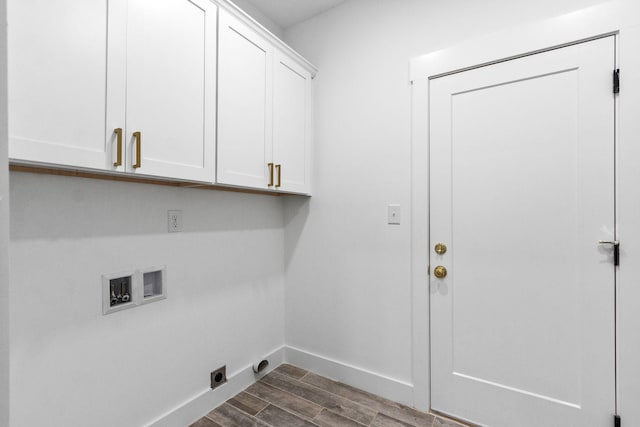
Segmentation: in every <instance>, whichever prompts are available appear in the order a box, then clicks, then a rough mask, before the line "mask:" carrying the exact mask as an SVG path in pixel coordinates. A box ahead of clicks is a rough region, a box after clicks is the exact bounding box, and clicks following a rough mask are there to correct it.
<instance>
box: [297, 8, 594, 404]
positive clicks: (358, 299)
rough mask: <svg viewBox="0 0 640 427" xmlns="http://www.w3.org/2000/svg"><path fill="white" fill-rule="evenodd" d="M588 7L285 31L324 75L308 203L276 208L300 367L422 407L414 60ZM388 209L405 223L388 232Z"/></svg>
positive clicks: (333, 23) (415, 12)
mask: <svg viewBox="0 0 640 427" xmlns="http://www.w3.org/2000/svg"><path fill="white" fill-rule="evenodd" d="M596 3H600V2H599V1H597V0H562V1H557V0H541V1H536V2H526V1H511V0H489V1H483V2H470V1H466V0H451V1H435V0H429V1H424V0H403V1H397V0H375V1H371V0H349V1H347V2H345V3H344V4H342V5H340V6H338V7H336V8H334V9H331V10H329V11H328V12H326V13H324V14H322V15H319V16H316V17H314V18H312V19H310V20H308V21H306V22H303V23H301V24H299V25H296V26H294V27H292V28H289V29H286V31H285V41H286V42H287V43H289V44H290V45H291V46H292V47H293V48H294V49H296V50H298V51H299V52H300V53H301V54H302V55H303V56H305V57H306V58H308V59H309V60H310V61H311V62H313V63H314V64H315V65H316V66H318V68H319V70H320V72H319V73H318V75H317V76H316V78H315V88H314V89H315V97H316V98H315V104H314V108H315V116H314V117H315V131H314V138H315V140H314V144H315V145H314V147H315V148H314V150H315V151H314V157H313V158H314V164H313V168H314V174H313V183H314V189H313V191H314V197H313V198H311V199H310V200H308V201H300V200H290V201H287V202H286V206H285V224H286V225H285V254H286V259H285V261H286V266H287V267H286V277H285V282H286V298H287V300H286V341H287V344H288V345H289V346H290V347H292V348H293V349H297V352H296V354H298V356H299V358H300V360H304V361H305V362H306V363H308V365H309V367H312V368H313V367H315V368H316V369H317V370H320V371H322V372H324V373H327V374H332V375H334V376H339V377H340V378H341V379H343V380H345V381H349V382H351V383H354V384H355V385H359V386H361V387H364V388H368V389H370V390H372V391H376V392H379V393H382V394H385V395H387V397H390V398H395V399H396V400H401V401H404V403H409V404H415V405H416V406H418V407H421V408H425V409H426V408H427V407H428V402H427V401H425V400H424V399H418V400H417V401H416V400H415V399H414V398H413V397H412V394H411V393H410V391H411V390H413V389H414V388H420V389H421V390H423V391H424V390H426V389H427V387H428V378H427V377H426V376H424V377H420V378H416V377H414V373H413V372H414V368H415V367H416V366H415V364H414V361H412V354H413V353H412V351H413V349H412V346H413V345H417V343H414V341H413V338H412V318H413V317H412V299H413V298H414V296H413V295H412V284H411V271H412V270H411V239H412V236H411V228H410V224H411V84H410V82H409V60H410V59H411V58H413V57H416V56H419V55H423V54H426V53H429V52H432V51H435V50H439V49H443V48H446V47H449V46H451V45H453V44H455V43H457V42H460V41H463V40H466V39H470V38H473V37H476V36H478V35H482V34H486V33H490V32H493V31H496V30H498V29H503V28H507V27H513V26H517V25H518V24H519V23H524V22H529V21H535V20H540V19H544V18H546V17H551V16H556V15H559V14H562V13H566V12H569V11H573V10H577V9H580V8H583V7H586V6H590V5H593V4H596ZM424 196H425V197H426V194H425V195H424ZM390 204H399V205H400V209H401V224H400V225H388V224H387V206H388V205H390ZM425 274H426V272H425ZM424 307H425V310H426V307H427V305H426V301H425V303H424ZM424 341H426V337H425V338H424V339H423V341H422V342H424ZM417 363H420V364H422V365H424V364H427V366H428V361H418V362H417ZM422 371H424V369H423V370H422ZM416 372H417V371H416ZM390 385H393V386H394V387H390ZM416 395H419V396H424V395H425V394H424V393H420V394H416Z"/></svg>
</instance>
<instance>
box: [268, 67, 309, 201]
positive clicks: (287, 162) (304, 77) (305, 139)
mask: <svg viewBox="0 0 640 427" xmlns="http://www.w3.org/2000/svg"><path fill="white" fill-rule="evenodd" d="M310 104H311V75H310V74H309V72H307V71H306V70H304V69H303V68H302V67H300V66H298V65H296V64H294V63H293V62H292V61H289V60H288V59H287V58H286V57H285V56H284V55H282V54H277V55H276V58H275V67H274V86H273V162H274V163H275V165H276V171H277V175H278V179H277V181H276V185H278V186H279V187H278V188H279V189H280V190H283V191H291V192H296V193H308V192H309V191H310V189H309V175H310V170H309V169H310V167H309V163H310V157H309V155H310V153H309V151H310V149H311V145H310V141H311V129H310V125H311V114H310V113H311V105H310Z"/></svg>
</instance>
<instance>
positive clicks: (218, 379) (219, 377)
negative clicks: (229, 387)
mask: <svg viewBox="0 0 640 427" xmlns="http://www.w3.org/2000/svg"><path fill="white" fill-rule="evenodd" d="M226 382H227V365H224V366H223V367H221V368H218V369H216V370H215V371H213V372H211V389H212V390H213V389H214V388H218V387H220V386H221V385H222V384H224V383H226Z"/></svg>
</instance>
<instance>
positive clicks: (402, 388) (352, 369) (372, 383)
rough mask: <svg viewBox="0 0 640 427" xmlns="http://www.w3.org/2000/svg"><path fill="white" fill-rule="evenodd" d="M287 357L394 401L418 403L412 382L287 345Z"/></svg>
mask: <svg viewBox="0 0 640 427" xmlns="http://www.w3.org/2000/svg"><path fill="white" fill-rule="evenodd" d="M285 361H286V362H287V363H290V364H292V365H295V366H298V367H300V368H303V369H306V370H309V371H312V372H314V373H316V374H319V375H322V376H325V377H328V378H331V379H334V380H336V381H340V382H342V383H345V384H348V385H350V386H353V387H356V388H360V389H362V390H365V391H368V392H369V393H373V394H377V395H378V396H382V397H385V398H387V399H389V400H393V401H394V402H398V403H403V404H405V405H408V406H414V397H413V396H414V387H413V384H411V383H408V382H404V381H399V380H396V379H394V378H389V377H386V376H384V375H380V374H377V373H375V372H371V371H368V370H366V369H363V368H359V367H357V366H353V365H349V364H347V363H343V362H340V361H337V360H333V359H330V358H328V357H324V356H321V355H318V354H314V353H310V352H308V351H304V350H300V349H298V348H295V347H290V346H286V347H285Z"/></svg>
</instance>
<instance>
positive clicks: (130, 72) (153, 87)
mask: <svg viewBox="0 0 640 427" xmlns="http://www.w3.org/2000/svg"><path fill="white" fill-rule="evenodd" d="M8 13H9V22H10V25H9V111H10V114H9V117H10V123H9V133H10V158H11V159H12V160H21V161H27V162H40V163H48V164H56V165H64V166H73V167H80V168H91V169H101V170H109V171H127V172H134V173H138V174H145V175H154V176H161V177H169V178H177V179H184V180H195V181H205V182H212V181H213V180H214V178H215V118H216V113H215V96H216V95H215V90H216V70H215V60H216V14H217V6H216V5H215V4H213V3H211V2H210V1H208V0H191V1H190V0H154V1H144V0H110V1H107V0H61V1H55V2H42V1H39V0H10V1H9V9H8ZM120 134H121V137H120ZM138 154H139V155H138Z"/></svg>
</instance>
